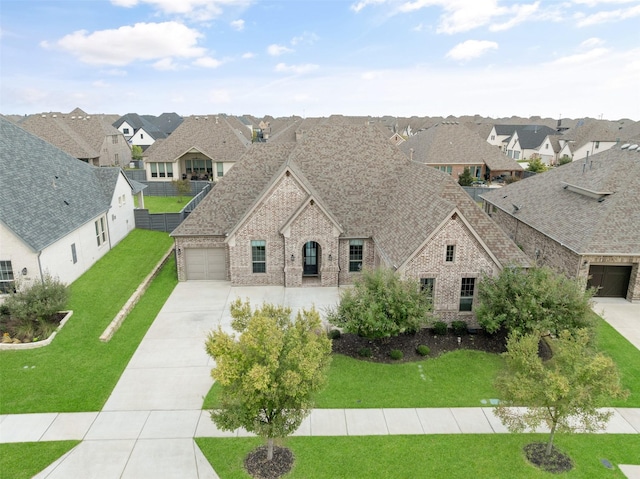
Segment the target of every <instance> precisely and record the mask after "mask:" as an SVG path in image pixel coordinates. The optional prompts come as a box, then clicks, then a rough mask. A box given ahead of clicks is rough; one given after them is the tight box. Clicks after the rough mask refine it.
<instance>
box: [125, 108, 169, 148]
mask: <svg viewBox="0 0 640 479" xmlns="http://www.w3.org/2000/svg"><path fill="white" fill-rule="evenodd" d="M113 126H114V127H115V128H117V129H118V131H120V132H121V133H122V134H123V135H124V137H125V139H126V140H127V141H128V142H129V144H130V145H137V146H139V147H141V148H142V151H144V150H146V149H147V148H148V147H149V146H151V145H153V143H154V142H155V141H156V140H160V139H164V138H166V137H167V135H166V134H165V133H163V132H162V131H160V130H159V129H158V127H157V126H156V125H154V124H153V123H151V122H150V121H148V120H147V119H146V118H144V117H142V116H140V115H138V114H137V113H127V114H126V115H124V116H121V117H120V118H118V120H117V121H116V122H114V123H113Z"/></svg>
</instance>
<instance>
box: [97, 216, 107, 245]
mask: <svg viewBox="0 0 640 479" xmlns="http://www.w3.org/2000/svg"><path fill="white" fill-rule="evenodd" d="M104 223H105V221H104V216H103V217H102V218H100V219H99V220H96V222H95V225H96V240H97V241H98V246H102V244H104V243H105V242H106V241H107V229H106V227H105V224H104Z"/></svg>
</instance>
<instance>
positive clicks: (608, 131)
mask: <svg viewBox="0 0 640 479" xmlns="http://www.w3.org/2000/svg"><path fill="white" fill-rule="evenodd" d="M558 140H559V142H560V152H559V153H558V157H559V158H562V157H563V156H567V157H569V158H571V159H572V160H573V161H578V160H583V159H585V158H586V157H587V156H593V155H595V154H596V153H601V152H603V151H606V150H608V149H609V148H613V147H614V146H615V145H616V144H618V142H619V140H620V134H619V133H618V131H617V130H614V129H613V128H612V127H611V126H610V125H608V124H606V123H605V122H601V121H597V120H581V121H579V122H578V123H577V125H576V126H575V127H573V128H571V129H569V130H567V131H566V132H565V133H564V134H563V135H562V136H561V137H559V138H558Z"/></svg>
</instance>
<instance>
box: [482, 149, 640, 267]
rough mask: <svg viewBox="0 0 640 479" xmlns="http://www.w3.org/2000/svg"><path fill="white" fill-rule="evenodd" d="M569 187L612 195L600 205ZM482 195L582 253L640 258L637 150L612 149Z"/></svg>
mask: <svg viewBox="0 0 640 479" xmlns="http://www.w3.org/2000/svg"><path fill="white" fill-rule="evenodd" d="M566 185H574V186H576V187H579V188H581V189H584V190H588V191H592V192H596V193H597V192H600V193H611V194H609V195H606V196H604V200H602V201H598V200H599V196H598V195H595V197H591V196H588V195H586V194H583V193H579V192H577V191H576V189H574V188H572V187H571V186H568V187H567V188H566V189H565V186H566ZM482 197H483V198H484V199H486V201H487V202H489V203H492V204H494V205H496V206H497V207H499V208H500V209H502V210H504V211H505V212H507V213H509V214H511V215H512V216H514V217H515V218H517V219H518V220H520V221H522V222H523V223H526V224H527V225H529V226H531V227H532V228H535V229H536V230H538V231H540V232H541V233H544V234H545V235H547V236H549V237H550V238H552V239H554V240H555V241H557V242H559V243H561V244H562V245H564V246H566V247H568V248H569V249H571V250H572V251H574V252H576V253H578V254H603V255H610V254H621V255H627V254H635V255H640V152H639V151H637V150H634V151H628V150H620V149H619V148H612V149H610V150H607V151H604V152H602V153H598V154H596V155H593V156H591V157H589V161H588V162H587V163H585V162H584V161H575V162H573V163H569V164H566V165H563V166H561V167H559V168H556V169H553V170H550V171H548V172H546V173H542V174H538V175H535V176H533V177H530V178H527V179H526V180H522V181H519V182H516V183H512V184H510V185H507V186H505V187H503V188H501V189H499V190H496V191H492V192H489V193H486V194H484V195H482ZM514 205H515V206H517V207H518V211H517V212H514V210H515V207H514Z"/></svg>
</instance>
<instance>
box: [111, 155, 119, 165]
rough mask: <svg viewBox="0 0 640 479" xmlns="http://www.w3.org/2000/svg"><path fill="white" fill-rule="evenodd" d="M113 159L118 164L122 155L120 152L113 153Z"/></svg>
mask: <svg viewBox="0 0 640 479" xmlns="http://www.w3.org/2000/svg"><path fill="white" fill-rule="evenodd" d="M113 161H114V162H115V164H116V165H117V164H118V163H120V155H119V154H118V153H116V154H115V155H113Z"/></svg>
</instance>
